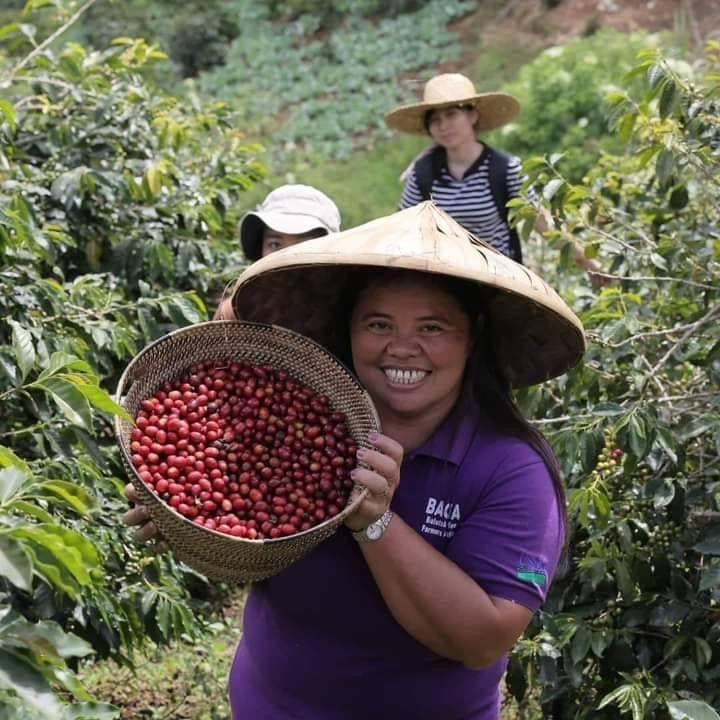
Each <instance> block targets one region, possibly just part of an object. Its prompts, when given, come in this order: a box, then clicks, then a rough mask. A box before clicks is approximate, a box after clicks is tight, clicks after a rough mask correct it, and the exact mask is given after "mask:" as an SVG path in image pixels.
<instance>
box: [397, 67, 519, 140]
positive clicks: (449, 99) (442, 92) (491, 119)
mask: <svg viewBox="0 0 720 720" xmlns="http://www.w3.org/2000/svg"><path fill="white" fill-rule="evenodd" d="M457 105H461V106H466V105H472V106H473V107H474V108H475V109H476V110H477V111H478V116H479V117H478V122H477V125H476V126H475V127H476V129H477V130H478V131H488V130H494V129H495V128H499V127H500V126H502V125H506V124H507V123H509V122H510V121H511V120H512V119H513V118H514V117H515V116H516V115H517V114H518V113H519V112H520V103H519V102H518V101H517V100H516V99H515V98H514V97H513V96H512V95H507V94H506V93H499V92H493V93H478V92H477V91H476V90H475V86H474V85H473V83H472V81H471V80H470V79H469V78H467V77H465V75H460V74H459V73H445V74H443V75H436V76H435V77H434V78H431V79H430V80H428V81H427V83H425V90H424V92H423V101H422V102H420V103H412V104H410V105H401V106H400V107H397V108H395V109H394V110H392V111H390V112H389V113H388V114H387V115H385V123H386V124H387V125H388V127H391V128H394V129H395V130H400V132H406V133H417V134H420V135H426V134H427V131H426V128H425V114H426V113H427V112H428V110H435V109H438V108H444V107H453V106H457Z"/></svg>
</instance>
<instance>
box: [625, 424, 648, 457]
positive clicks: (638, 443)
mask: <svg viewBox="0 0 720 720" xmlns="http://www.w3.org/2000/svg"><path fill="white" fill-rule="evenodd" d="M628 438H629V440H630V448H631V449H632V451H633V453H634V454H635V456H636V457H637V458H638V459H639V460H640V459H642V458H643V457H645V453H646V452H647V444H648V442H647V440H648V438H647V427H646V424H645V420H644V418H643V417H642V416H641V415H638V414H637V413H634V414H633V415H631V416H630V420H629V421H628Z"/></svg>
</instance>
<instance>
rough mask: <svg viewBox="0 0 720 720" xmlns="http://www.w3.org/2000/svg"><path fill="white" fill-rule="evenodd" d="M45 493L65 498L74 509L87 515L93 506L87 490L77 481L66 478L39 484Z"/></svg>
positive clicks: (39, 487)
mask: <svg viewBox="0 0 720 720" xmlns="http://www.w3.org/2000/svg"><path fill="white" fill-rule="evenodd" d="M38 489H39V490H40V491H41V492H44V493H45V494H49V495H51V496H53V497H57V498H60V499H61V500H64V501H65V503H66V504H67V505H69V506H70V507H71V508H72V509H73V510H75V511H76V512H78V513H80V514H81V515H85V514H86V513H87V512H88V510H90V508H91V507H92V500H91V499H90V495H89V494H88V493H87V491H86V490H85V489H84V488H82V487H81V486H80V485H78V484H77V483H73V482H67V481H66V480H47V481H45V482H43V483H41V484H40V485H39V486H38Z"/></svg>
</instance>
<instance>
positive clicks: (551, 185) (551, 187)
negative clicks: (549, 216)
mask: <svg viewBox="0 0 720 720" xmlns="http://www.w3.org/2000/svg"><path fill="white" fill-rule="evenodd" d="M564 184H565V180H563V178H553V179H552V180H550V181H549V182H548V183H547V184H546V185H545V187H544V188H543V197H544V198H545V199H546V200H552V198H553V197H555V195H556V194H557V191H558V190H559V189H560V188H561V187H562V186H563V185H564Z"/></svg>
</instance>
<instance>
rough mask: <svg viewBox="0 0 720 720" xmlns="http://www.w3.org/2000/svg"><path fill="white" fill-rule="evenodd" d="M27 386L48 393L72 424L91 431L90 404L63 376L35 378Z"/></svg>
mask: <svg viewBox="0 0 720 720" xmlns="http://www.w3.org/2000/svg"><path fill="white" fill-rule="evenodd" d="M28 387H33V388H39V389H41V390H45V392H47V393H49V394H50V396H51V397H52V399H53V400H54V401H55V404H56V405H57V406H58V408H59V410H60V412H61V413H62V414H63V415H64V416H65V417H66V418H67V419H68V420H69V421H70V422H71V423H73V424H74V425H80V426H81V427H83V428H85V429H86V430H88V431H92V414H91V412H90V404H89V403H88V401H87V399H86V398H85V396H84V395H83V394H82V393H81V392H80V391H79V390H78V389H77V387H76V386H75V385H74V384H73V383H71V382H68V381H67V380H64V379H63V378H59V377H55V376H51V377H47V378H45V379H44V380H42V381H40V380H36V381H35V382H34V383H32V385H29V386H28Z"/></svg>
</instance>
